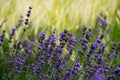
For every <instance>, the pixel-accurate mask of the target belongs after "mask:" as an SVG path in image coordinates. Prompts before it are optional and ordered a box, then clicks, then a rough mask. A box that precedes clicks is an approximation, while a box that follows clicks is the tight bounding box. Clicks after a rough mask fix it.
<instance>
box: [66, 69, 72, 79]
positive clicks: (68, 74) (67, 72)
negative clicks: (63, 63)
mask: <svg viewBox="0 0 120 80" xmlns="http://www.w3.org/2000/svg"><path fill="white" fill-rule="evenodd" d="M71 76H72V70H70V69H68V70H67V71H66V73H65V80H67V79H69V78H70V77H71Z"/></svg>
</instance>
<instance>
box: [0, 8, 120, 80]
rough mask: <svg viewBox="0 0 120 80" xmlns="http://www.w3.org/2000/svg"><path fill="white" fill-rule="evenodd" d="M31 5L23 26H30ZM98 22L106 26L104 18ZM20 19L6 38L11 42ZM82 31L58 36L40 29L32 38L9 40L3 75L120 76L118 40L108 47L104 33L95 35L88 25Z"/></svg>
mask: <svg viewBox="0 0 120 80" xmlns="http://www.w3.org/2000/svg"><path fill="white" fill-rule="evenodd" d="M31 9H32V7H29V10H28V13H27V19H26V20H25V26H26V25H27V26H29V25H28V22H29V20H28V18H29V17H30V15H31ZM98 22H100V23H99V25H101V26H104V27H105V26H107V21H106V19H105V18H104V19H100V20H99V21H98ZM98 22H97V23H98ZM22 23H23V17H21V19H20V21H19V24H18V26H17V27H16V28H12V31H11V33H10V36H9V39H8V40H9V41H10V42H11V39H12V38H13V36H14V35H15V31H16V30H18V27H19V26H21V25H22ZM24 29H26V28H24ZM5 32H6V31H5V30H4V31H3V33H2V35H0V46H2V43H3V41H5V40H4V38H5ZM81 33H82V35H81V34H77V37H76V36H74V34H73V33H72V32H70V31H68V30H66V29H65V30H64V31H63V32H61V33H60V34H59V36H58V34H56V33H55V32H53V33H50V34H49V35H47V31H44V32H42V31H41V32H40V33H39V34H37V35H35V36H34V38H35V39H34V40H33V39H32V40H31V37H26V39H24V38H23V39H20V40H17V41H14V42H11V43H13V44H8V47H9V46H10V47H9V48H8V49H9V50H8V55H7V56H6V57H5V59H6V60H5V61H6V63H7V69H6V73H5V75H3V78H2V79H4V80H6V79H7V80H79V79H80V80H120V63H119V61H118V60H119V56H120V43H119V42H115V43H113V44H112V46H111V47H110V49H107V47H108V46H107V44H106V43H103V39H104V36H105V35H104V34H101V33H98V35H97V37H96V34H94V30H93V31H92V29H90V28H87V26H84V27H83V29H82V31H81ZM24 34H25V33H24ZM79 35H80V36H79ZM99 35H100V36H99ZM36 36H37V37H36ZM32 38H33V36H32ZM1 49H2V47H1ZM4 55H6V54H4ZM115 62H116V64H115ZM0 77H1V76H0Z"/></svg>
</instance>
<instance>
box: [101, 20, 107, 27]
mask: <svg viewBox="0 0 120 80" xmlns="http://www.w3.org/2000/svg"><path fill="white" fill-rule="evenodd" d="M101 23H102V26H103V27H104V26H107V21H106V20H105V19H102V21H101Z"/></svg>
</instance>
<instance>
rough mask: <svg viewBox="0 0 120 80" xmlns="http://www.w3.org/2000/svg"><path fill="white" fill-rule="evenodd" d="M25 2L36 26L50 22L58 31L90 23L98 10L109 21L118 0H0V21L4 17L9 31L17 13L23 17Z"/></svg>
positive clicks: (97, 13)
mask: <svg viewBox="0 0 120 80" xmlns="http://www.w3.org/2000/svg"><path fill="white" fill-rule="evenodd" d="M28 6H32V7H33V10H32V16H31V20H32V22H33V25H34V27H35V29H36V30H37V29H38V27H45V26H51V27H53V28H59V30H58V31H61V30H63V29H64V28H67V29H69V30H72V29H76V28H78V27H79V25H82V24H88V25H91V26H92V27H93V26H94V23H95V19H96V16H98V15H99V13H101V12H102V13H104V14H105V15H106V16H108V21H111V20H112V16H114V13H115V12H116V9H117V6H118V0H114V1H113V0H100V1H98V0H69V1H65V0H0V22H1V21H3V20H4V19H7V22H6V25H4V27H3V28H5V29H8V31H9V30H10V29H9V28H11V27H13V26H15V24H16V22H17V20H18V19H19V16H20V15H24V17H25V14H26V11H27V9H28ZM36 33H37V32H36Z"/></svg>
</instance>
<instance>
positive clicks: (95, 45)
mask: <svg viewBox="0 0 120 80" xmlns="http://www.w3.org/2000/svg"><path fill="white" fill-rule="evenodd" d="M97 48H98V43H96V42H94V43H92V46H91V49H92V50H93V51H94V50H96V49H97Z"/></svg>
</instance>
